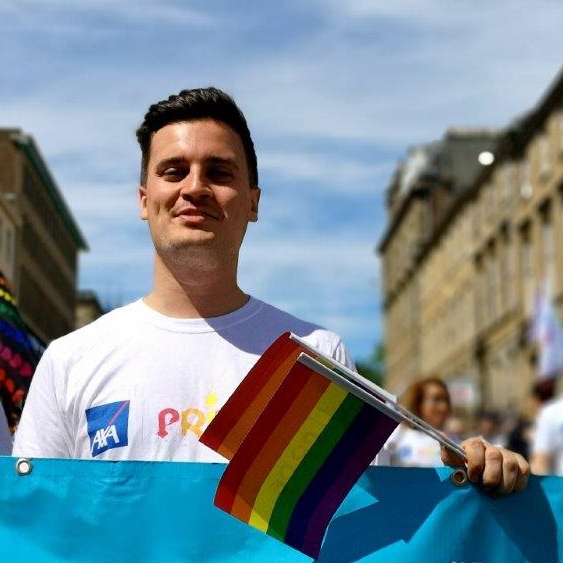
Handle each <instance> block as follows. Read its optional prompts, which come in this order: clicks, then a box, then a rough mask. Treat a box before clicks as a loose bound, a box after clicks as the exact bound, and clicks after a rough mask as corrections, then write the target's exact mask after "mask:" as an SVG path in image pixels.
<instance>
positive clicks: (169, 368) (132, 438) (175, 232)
mask: <svg viewBox="0 0 563 563" xmlns="http://www.w3.org/2000/svg"><path fill="white" fill-rule="evenodd" d="M137 140H138V141H139V145H140V148H141V175H140V186H139V190H138V196H139V210H140V217H141V219H142V220H144V221H147V223H148V227H149V231H150V234H151V238H152V242H153V245H154V250H155V252H154V277H153V286H152V289H151V291H150V292H149V293H148V294H147V295H146V296H145V297H143V298H142V299H139V300H138V301H136V302H134V303H131V304H129V305H126V306H124V307H121V308H118V309H115V310H113V311H111V312H109V313H107V314H106V315H104V316H102V317H101V318H99V319H98V320H96V321H94V322H93V323H91V324H89V325H87V326H85V327H83V328H81V329H79V330H77V331H75V332H73V333H70V334H68V335H66V336H63V337H62V338H59V339H57V340H55V341H53V342H51V344H50V345H49V347H48V348H47V350H46V351H45V353H44V354H43V356H42V358H41V362H40V364H39V365H38V367H37V370H36V372H35V375H34V377H33V381H32V383H31V388H30V391H29V395H28V398H27V401H26V404H25V407H24V409H23V412H22V417H21V420H20V423H19V426H18V430H17V432H16V436H15V443H14V450H13V453H14V455H18V456H26V457H67V458H83V459H105V460H129V459H134V460H163V461H167V460H170V461H204V462H217V461H219V462H220V461H224V460H223V458H221V457H220V456H219V455H218V454H216V453H215V452H211V451H210V450H209V449H208V448H206V447H205V446H204V445H203V444H201V443H199V441H198V439H199V436H201V433H202V432H203V431H204V430H205V428H206V426H207V424H208V422H209V421H210V420H211V419H212V418H213V416H214V414H215V412H216V410H217V409H219V408H220V407H221V406H222V405H223V404H224V403H225V401H226V400H227V399H228V397H229V396H230V395H231V394H232V393H233V391H234V390H235V388H236V387H237V385H238V384H239V383H240V382H241V381H242V379H243V378H244V377H245V376H246V374H247V373H248V371H249V370H250V368H251V367H252V366H253V365H254V364H255V362H256V361H257V359H258V358H259V357H260V355H261V354H262V353H263V352H264V351H265V350H266V349H267V348H268V346H269V345H270V344H271V343H272V342H273V341H274V340H275V339H276V338H277V337H278V336H279V335H280V334H282V333H283V332H286V331H291V332H294V333H296V334H297V335H298V336H301V337H303V338H304V339H306V340H307V342H308V343H309V344H311V345H313V346H315V347H317V348H319V349H320V350H321V351H323V352H325V353H326V354H329V355H330V356H332V357H333V358H335V359H336V360H338V361H341V362H342V363H345V364H346V365H349V366H350V367H352V366H353V362H352V360H351V358H350V356H349V354H348V352H347V350H346V347H345V346H344V344H343V343H342V341H341V339H340V338H339V337H338V336H337V335H336V334H334V333H332V332H330V331H328V330H325V329H323V328H321V327H319V326H317V325H314V324H311V323H309V322H306V321H303V320H300V319H298V318H296V317H294V316H292V315H291V314H289V313H287V312H284V311H282V310H280V309H278V308H276V307H274V306H272V305H269V304H267V303H264V302H263V301H261V300H259V299H257V298H256V297H254V296H251V295H249V294H247V293H245V291H243V289H242V288H241V287H240V286H239V283H238V264H239V252H240V248H241V245H242V243H243V239H244V237H245V233H246V229H247V227H248V225H249V223H252V222H255V221H257V220H258V209H259V202H260V193H261V192H260V188H259V185H258V167H257V158H256V152H255V149H254V143H253V141H252V138H251V135H250V131H249V128H248V125H247V122H246V119H245V117H244V114H243V113H242V111H241V110H240V109H239V107H238V106H237V105H236V104H235V102H234V100H233V99H232V98H231V97H230V96H229V95H228V94H226V93H225V92H223V91H221V90H219V89H217V88H213V87H211V88H197V89H192V90H183V91H181V92H179V93H178V94H174V95H171V96H169V97H168V98H167V99H164V100H161V101H159V102H157V103H156V104H153V105H151V106H150V108H149V110H148V112H147V113H146V115H145V119H144V121H143V123H142V124H141V126H140V127H139V128H138V129H137ZM108 205H110V206H111V202H108ZM296 206H297V207H299V202H296ZM429 401H430V400H429ZM462 445H463V447H464V449H465V451H466V454H467V463H466V465H467V472H468V476H469V479H470V480H471V481H472V482H478V483H481V484H482V485H483V486H484V487H486V488H488V489H490V490H494V491H497V492H499V493H509V492H512V491H519V490H521V489H522V488H524V487H525V485H526V482H527V479H528V474H529V466H528V464H527V463H526V462H525V460H523V459H522V458H521V457H520V456H518V455H517V454H514V453H512V452H507V451H505V450H501V449H498V448H495V447H494V446H491V445H490V444H487V443H486V442H484V441H483V440H481V439H479V438H473V439H470V440H466V441H465V442H464V443H463V444H462ZM444 461H445V462H446V463H449V464H454V465H459V464H460V463H462V461H461V460H460V459H459V458H458V457H456V456H454V457H452V456H451V455H450V454H449V453H445V454H444Z"/></svg>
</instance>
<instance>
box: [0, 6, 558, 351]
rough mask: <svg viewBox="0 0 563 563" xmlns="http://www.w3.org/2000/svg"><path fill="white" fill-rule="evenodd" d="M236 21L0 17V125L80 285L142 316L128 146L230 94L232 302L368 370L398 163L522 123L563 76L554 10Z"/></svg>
mask: <svg viewBox="0 0 563 563" xmlns="http://www.w3.org/2000/svg"><path fill="white" fill-rule="evenodd" d="M245 6H247V8H246V9H247V10H248V13H247V16H248V17H244V18H241V15H240V11H239V10H240V6H238V7H237V6H236V5H231V4H230V3H229V2H218V3H216V2H211V3H207V4H206V3H204V2H194V3H190V4H189V7H188V8H186V3H185V2H173V1H170V0H168V1H164V2H155V1H153V0H143V1H138V2H134V3H133V2H113V1H110V0H84V1H82V2H75V1H71V0H52V1H51V2H47V3H45V2H43V1H40V0H20V2H17V3H16V2H11V1H8V0H0V29H1V30H2V34H3V45H2V50H1V51H0V64H1V66H2V68H3V84H2V90H1V91H0V123H1V124H2V125H15V126H19V127H22V128H23V129H24V130H25V131H26V132H28V133H31V134H32V135H33V136H34V137H35V138H36V140H37V143H38V145H39V148H40V150H41V151H42V152H43V154H44V155H45V156H46V159H47V163H48V164H49V165H50V166H51V167H52V170H53V173H54V176H55V179H56V180H57V182H58V183H59V185H60V187H61V190H62V191H63V193H64V194H65V197H66V198H67V200H68V201H69V205H70V207H71V208H72V210H73V213H74V214H75V216H76V217H77V220H78V221H79V223H80V226H81V229H82V230H83V231H84V234H85V236H86V238H87V239H88V241H89V243H90V246H91V249H92V250H91V252H90V253H88V254H86V255H85V256H84V257H83V258H82V260H81V263H82V264H83V271H82V272H81V284H83V285H84V286H86V285H87V286H88V287H93V288H94V289H98V290H99V291H100V294H101V295H102V296H103V297H104V296H105V295H113V294H116V293H119V294H122V295H123V296H138V295H139V294H142V293H143V292H145V291H146V290H147V289H148V287H149V286H150V278H151V271H152V260H151V256H152V250H151V245H150V241H149V239H148V235H147V233H146V229H145V228H144V225H143V224H141V223H140V221H139V220H138V218H137V217H138V211H137V203H136V193H135V188H136V182H137V175H138V165H139V155H138V149H137V147H136V142H135V139H134V130H135V128H136V127H137V125H138V124H139V122H140V121H141V119H142V115H143V114H144V112H145V111H146V109H147V108H148V105H149V104H150V103H152V102H154V101H155V100H158V99H162V98H163V97H164V96H166V95H168V94H169V93H172V92H175V91H178V90H179V89H181V88H183V87H190V86H199V85H206V84H216V85H219V86H221V87H223V88H225V89H226V90H227V91H230V92H232V93H233V94H234V95H235V98H236V99H237V101H238V102H239V103H240V105H241V106H242V108H243V109H244V110H245V113H246V114H247V117H248V119H249V123H250V126H251V129H252V131H253V133H254V136H255V139H256V140H257V148H258V152H259V160H260V165H261V176H262V178H264V181H265V184H264V198H263V204H264V206H263V209H262V210H261V220H260V222H259V223H258V224H257V225H252V226H251V227H250V229H249V239H248V241H247V242H246V244H245V247H244V249H243V254H242V260H241V267H242V270H241V279H242V282H243V286H244V287H246V288H248V290H250V291H252V292H255V293H257V294H258V296H262V297H264V298H266V299H267V300H270V301H273V302H274V303H275V304H278V305H281V306H287V308H289V309H290V310H291V311H293V312H295V313H297V314H301V315H303V316H305V317H308V318H312V319H314V320H317V321H319V322H321V323H322V324H325V325H327V326H330V327H334V328H336V329H337V330H338V331H339V332H342V334H343V335H344V336H345V337H346V340H349V341H352V342H353V346H354V347H355V348H356V355H362V354H364V353H369V350H370V349H371V345H372V344H373V341H374V339H375V338H376V337H377V336H378V334H379V330H380V329H379V328H378V316H377V315H378V300H377V293H376V292H377V284H378V278H379V263H378V261H377V259H376V257H375V255H374V252H373V249H374V247H375V245H376V243H377V240H376V235H375V233H377V232H378V231H379V230H380V229H381V225H378V224H376V217H381V215H382V213H383V212H382V208H383V193H382V192H383V189H384V187H385V186H386V185H387V182H388V180H389V176H390V174H391V172H392V170H393V167H394V162H395V161H396V160H397V159H399V158H401V157H403V156H404V154H405V152H406V149H407V147H408V146H409V145H412V144H415V143H418V142H425V141H429V140H432V139H436V138H439V137H441V136H442V134H443V133H444V131H445V129H447V128H448V127H449V126H451V125H484V126H503V125H505V124H506V123H507V122H508V121H510V120H512V119H513V118H514V117H515V116H516V115H518V114H520V113H522V112H523V111H525V110H527V109H528V108H530V107H531V106H533V105H534V104H535V103H536V101H537V99H538V97H539V96H540V95H541V94H542V93H543V92H544V91H545V90H546V88H547V87H548V84H549V82H550V81H551V80H552V79H553V78H554V76H555V74H556V72H557V71H558V70H559V66H560V64H561V60H560V53H561V48H560V47H561V45H560V43H561V40H560V36H561V34H560V30H559V27H560V22H561V16H562V15H563V8H562V7H561V6H560V4H559V3H558V2H555V1H550V0H538V2H536V3H534V8H533V9H530V3H529V2H523V0H514V1H513V2H510V3H500V2H497V3H488V4H482V5H481V4H480V5H479V6H478V7H476V5H475V3H474V2H470V1H468V0H463V1H460V2H451V1H450V0H429V1H426V0H424V1H423V0H395V1H393V2H380V1H379V0H373V1H369V0H347V1H346V2H341V1H340V0H322V1H319V0H315V1H310V2H308V3H305V4H303V3H299V4H298V3H297V2H295V3H292V2H290V1H288V2H287V3H284V4H283V6H281V5H272V4H269V3H264V2H258V1H254V2H248V3H247V4H245ZM281 12H283V17H284V18H286V19H287V20H289V19H291V20H292V25H291V26H286V25H281V24H280V23H279V17H280V13H281ZM292 15H293V18H290V16H292ZM285 21H286V20H284V22H285ZM282 23H283V22H282ZM323 197H324V199H323ZM339 198H340V199H339ZM344 199H345V200H346V205H345V206H344V205H342V206H340V205H339V203H340V202H341V200H344ZM354 205H355V206H354ZM341 208H342V213H347V214H348V215H347V216H338V215H337V214H338V212H339V210H340V209H341ZM371 209H373V225H372V224H370V219H369V216H368V214H367V213H366V210H368V211H369V210H371ZM369 212H370V213H371V211H369ZM343 237H344V238H343ZM358 351H359V352H358Z"/></svg>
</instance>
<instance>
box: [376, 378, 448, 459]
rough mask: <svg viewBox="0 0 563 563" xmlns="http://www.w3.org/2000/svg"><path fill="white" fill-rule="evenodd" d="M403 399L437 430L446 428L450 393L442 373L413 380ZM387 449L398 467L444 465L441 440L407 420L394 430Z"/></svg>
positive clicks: (403, 403) (413, 411)
mask: <svg viewBox="0 0 563 563" xmlns="http://www.w3.org/2000/svg"><path fill="white" fill-rule="evenodd" d="M399 402H400V403H401V405H402V406H404V407H405V408H406V409H408V410H409V411H410V412H412V413H413V414H415V415H416V416H418V417H419V418H421V419H422V420H424V421H425V422H427V423H428V424H430V425H431V426H433V427H434V428H436V429H437V430H444V426H445V424H446V420H447V419H448V417H449V416H450V415H451V399H450V393H449V391H448V388H447V386H446V384H445V383H444V382H443V381H442V380H441V379H440V378H438V377H428V378H425V379H421V380H419V381H415V382H414V383H411V385H409V387H407V389H406V391H405V392H404V393H403V395H402V396H401V398H400V401H399ZM385 450H387V452H388V458H387V461H388V464H389V465H393V466H397V467H439V466H441V465H443V463H442V457H441V448H440V444H439V443H438V442H437V441H436V440H435V439H434V438H431V437H430V436H428V435H427V434H425V433H424V432H421V431H420V430H417V429H416V428H413V427H412V426H410V425H409V424H408V423H405V422H403V423H401V424H400V425H399V426H398V428H397V429H396V430H395V432H393V434H391V436H390V437H389V440H388V441H387V443H386V445H385ZM384 458H385V455H383V456H382V457H381V463H384V461H383V460H384ZM378 463H380V462H379V461H378Z"/></svg>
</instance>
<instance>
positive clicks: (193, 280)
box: [144, 255, 249, 318]
mask: <svg viewBox="0 0 563 563" xmlns="http://www.w3.org/2000/svg"><path fill="white" fill-rule="evenodd" d="M248 299H249V297H248V295H246V294H245V293H244V292H243V291H242V290H241V289H240V288H239V287H238V284H237V279H236V265H235V267H234V268H214V269H213V268H212V269H209V268H208V269H202V268H196V267H189V268H187V267H181V266H178V267H174V266H170V265H166V264H164V262H163V261H162V260H161V259H160V258H159V257H158V255H157V256H156V259H155V275H154V285H153V290H152V291H151V292H150V293H149V294H148V295H147V296H146V297H145V298H144V302H145V303H146V304H147V305H148V306H149V307H151V308H152V309H154V310H155V311H158V312H159V313H162V314H163V315H166V316H169V317H176V318H211V317H219V316H221V315H226V314H227V313H231V312H233V311H236V310H237V309H239V308H240V307H242V306H243V305H244V304H245V303H246V302H247V301H248Z"/></svg>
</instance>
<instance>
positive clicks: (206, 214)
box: [173, 207, 219, 222]
mask: <svg viewBox="0 0 563 563" xmlns="http://www.w3.org/2000/svg"><path fill="white" fill-rule="evenodd" d="M173 216H174V217H178V218H179V219H180V220H182V221H186V222H193V221H203V220H205V219H215V220H219V216H218V215H217V213H215V212H214V211H212V210H210V209H207V208H203V207H186V208H183V209H180V210H179V211H176V212H174V213H173Z"/></svg>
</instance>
